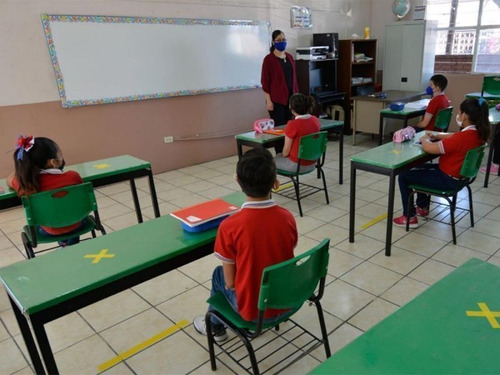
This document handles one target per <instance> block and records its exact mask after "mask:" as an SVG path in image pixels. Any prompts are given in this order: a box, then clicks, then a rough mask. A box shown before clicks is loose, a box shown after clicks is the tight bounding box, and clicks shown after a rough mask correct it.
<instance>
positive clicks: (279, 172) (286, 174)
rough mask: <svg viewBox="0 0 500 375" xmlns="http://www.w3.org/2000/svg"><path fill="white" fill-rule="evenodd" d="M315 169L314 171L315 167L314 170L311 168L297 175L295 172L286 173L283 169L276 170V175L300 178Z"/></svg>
mask: <svg viewBox="0 0 500 375" xmlns="http://www.w3.org/2000/svg"><path fill="white" fill-rule="evenodd" d="M315 169H316V167H315V168H311V169H309V170H306V171H300V172H298V173H297V171H293V172H290V171H286V170H284V169H277V170H276V173H277V174H280V175H283V176H295V175H297V174H298V175H299V176H302V175H305V174H309V173H311V172H313V171H314V170H315Z"/></svg>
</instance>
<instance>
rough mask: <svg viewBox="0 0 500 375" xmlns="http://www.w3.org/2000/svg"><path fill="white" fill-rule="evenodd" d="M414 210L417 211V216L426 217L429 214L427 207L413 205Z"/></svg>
mask: <svg viewBox="0 0 500 375" xmlns="http://www.w3.org/2000/svg"><path fill="white" fill-rule="evenodd" d="M415 212H416V213H417V216H421V217H427V216H429V207H425V208H420V207H418V206H415Z"/></svg>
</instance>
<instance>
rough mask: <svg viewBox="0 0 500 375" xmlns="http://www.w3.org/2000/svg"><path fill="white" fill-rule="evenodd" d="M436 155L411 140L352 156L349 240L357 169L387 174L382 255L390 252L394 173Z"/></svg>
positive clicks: (352, 224)
mask: <svg viewBox="0 0 500 375" xmlns="http://www.w3.org/2000/svg"><path fill="white" fill-rule="evenodd" d="M437 156H438V155H431V154H428V153H426V152H424V151H423V150H422V147H420V146H417V145H414V144H413V141H409V142H404V143H394V142H390V143H386V144H385V145H382V146H378V147H375V148H372V149H370V150H367V151H364V152H361V153H359V154H356V155H353V156H351V187H350V209H349V242H351V243H352V242H354V217H355V212H356V170H358V169H360V170H363V171H368V172H373V173H378V174H382V175H385V176H389V197H388V203H387V229H386V239H385V255H386V256H390V255H391V243H392V218H393V214H394V187H395V185H396V176H397V175H398V174H399V173H401V172H402V171H405V170H408V169H411V168H413V167H414V166H416V165H418V164H422V163H425V162H426V161H429V160H432V159H434V158H435V157H437Z"/></svg>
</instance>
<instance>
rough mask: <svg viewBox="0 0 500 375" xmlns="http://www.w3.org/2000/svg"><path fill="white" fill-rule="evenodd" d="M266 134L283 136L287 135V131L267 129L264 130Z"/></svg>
mask: <svg viewBox="0 0 500 375" xmlns="http://www.w3.org/2000/svg"><path fill="white" fill-rule="evenodd" d="M263 133H265V134H273V135H282V134H285V129H266V130H264V132H263Z"/></svg>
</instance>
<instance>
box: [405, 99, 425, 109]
mask: <svg viewBox="0 0 500 375" xmlns="http://www.w3.org/2000/svg"><path fill="white" fill-rule="evenodd" d="M429 102H430V99H420V100H417V101H415V102H409V103H406V104H405V108H407V109H425V108H427V106H428V105H429Z"/></svg>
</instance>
